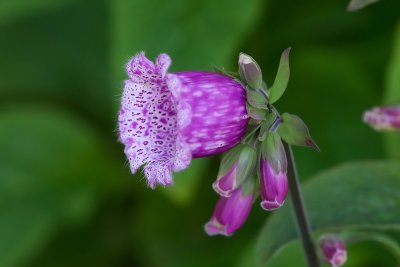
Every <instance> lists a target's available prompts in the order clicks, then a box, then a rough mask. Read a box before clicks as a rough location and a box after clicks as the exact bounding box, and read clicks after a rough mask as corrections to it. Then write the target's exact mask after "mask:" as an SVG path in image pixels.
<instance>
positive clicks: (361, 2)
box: [347, 0, 379, 11]
mask: <svg viewBox="0 0 400 267" xmlns="http://www.w3.org/2000/svg"><path fill="white" fill-rule="evenodd" d="M378 1H379V0H351V1H350V3H349V5H348V6H347V11H357V10H359V9H362V8H364V7H366V6H368V5H370V4H373V3H376V2H378Z"/></svg>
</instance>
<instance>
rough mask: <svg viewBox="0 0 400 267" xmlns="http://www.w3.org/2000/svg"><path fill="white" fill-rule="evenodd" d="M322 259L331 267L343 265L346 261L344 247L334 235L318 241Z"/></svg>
mask: <svg viewBox="0 0 400 267" xmlns="http://www.w3.org/2000/svg"><path fill="white" fill-rule="evenodd" d="M319 246H320V249H321V252H322V254H323V259H324V261H326V262H327V263H328V264H330V265H331V266H332V267H338V266H341V265H343V264H344V263H345V262H346V260H347V251H346V246H345V244H344V243H343V241H342V240H340V239H339V238H338V237H337V236H336V235H325V236H322V237H321V238H320V240H319Z"/></svg>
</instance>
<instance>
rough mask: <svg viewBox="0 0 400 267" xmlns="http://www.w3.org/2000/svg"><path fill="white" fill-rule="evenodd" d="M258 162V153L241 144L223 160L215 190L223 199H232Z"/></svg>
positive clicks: (214, 186)
mask: <svg viewBox="0 0 400 267" xmlns="http://www.w3.org/2000/svg"><path fill="white" fill-rule="evenodd" d="M256 160H257V152H256V150H255V149H254V148H253V147H251V146H249V145H243V144H240V145H238V146H236V147H235V148H234V149H232V150H230V151H229V152H228V153H227V154H226V155H225V156H224V157H223V159H222V163H221V167H220V169H219V173H218V178H217V180H216V181H215V182H214V183H213V188H214V190H215V191H216V192H217V193H218V194H220V195H221V196H223V197H230V196H231V194H232V192H233V191H234V190H236V188H238V187H239V186H240V185H241V184H242V183H243V181H244V180H245V179H246V178H247V177H248V176H249V175H250V174H251V173H252V172H253V170H254V167H255V165H256Z"/></svg>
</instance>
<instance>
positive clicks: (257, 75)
mask: <svg viewBox="0 0 400 267" xmlns="http://www.w3.org/2000/svg"><path fill="white" fill-rule="evenodd" d="M239 74H240V77H241V79H242V80H243V81H244V82H246V83H247V84H248V85H249V86H250V87H251V88H253V89H259V88H260V87H261V86H262V73H261V69H260V66H258V64H257V62H256V61H255V60H254V59H253V58H252V57H251V56H249V55H246V54H244V53H240V55H239Z"/></svg>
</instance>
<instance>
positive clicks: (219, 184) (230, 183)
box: [213, 164, 237, 197]
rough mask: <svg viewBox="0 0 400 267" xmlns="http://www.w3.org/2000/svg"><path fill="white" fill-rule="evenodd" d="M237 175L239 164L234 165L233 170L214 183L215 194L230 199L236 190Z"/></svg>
mask: <svg viewBox="0 0 400 267" xmlns="http://www.w3.org/2000/svg"><path fill="white" fill-rule="evenodd" d="M236 173H237V164H234V165H233V166H232V168H231V169H230V170H229V171H228V172H227V173H226V174H224V175H222V176H221V177H218V178H217V180H216V181H215V182H214V183H213V188H214V190H215V192H217V193H218V194H219V195H221V196H223V197H230V196H231V195H232V192H233V191H234V190H235V189H236V187H237V185H236Z"/></svg>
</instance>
